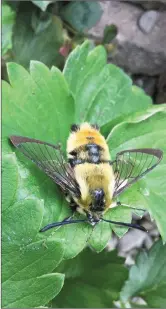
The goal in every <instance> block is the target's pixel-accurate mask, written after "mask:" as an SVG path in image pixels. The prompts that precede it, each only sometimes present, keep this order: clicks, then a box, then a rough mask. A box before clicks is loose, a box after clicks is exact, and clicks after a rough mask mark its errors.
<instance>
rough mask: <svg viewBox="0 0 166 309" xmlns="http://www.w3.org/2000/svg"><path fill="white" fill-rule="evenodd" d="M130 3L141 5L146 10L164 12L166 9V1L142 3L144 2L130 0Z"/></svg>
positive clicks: (149, 0) (148, 0)
mask: <svg viewBox="0 0 166 309" xmlns="http://www.w3.org/2000/svg"><path fill="white" fill-rule="evenodd" d="M128 1H129V2H132V3H133V4H138V5H141V6H142V7H143V8H144V9H146V10H164V9H166V3H165V0H158V1H154V0H153V1H152V0H147V1H142V0H128Z"/></svg>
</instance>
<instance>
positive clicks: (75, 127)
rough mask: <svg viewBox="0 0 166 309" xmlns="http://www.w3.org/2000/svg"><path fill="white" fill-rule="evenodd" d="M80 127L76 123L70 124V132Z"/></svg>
mask: <svg viewBox="0 0 166 309" xmlns="http://www.w3.org/2000/svg"><path fill="white" fill-rule="evenodd" d="M79 129H80V126H79V125H78V124H72V126H71V129H70V130H71V132H77V131H78V130H79Z"/></svg>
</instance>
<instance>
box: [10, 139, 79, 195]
mask: <svg viewBox="0 0 166 309" xmlns="http://www.w3.org/2000/svg"><path fill="white" fill-rule="evenodd" d="M10 140H11V142H12V144H13V145H14V146H15V147H16V148H18V149H19V150H20V151H21V152H22V153H23V154H24V155H25V156H26V157H27V158H29V159H30V160H31V161H32V162H34V163H35V164H36V165H37V166H38V167H39V168H40V169H41V170H42V171H44V172H45V174H47V175H48V176H49V177H50V178H52V179H53V180H54V182H55V183H56V184H57V185H59V186H60V187H61V189H62V190H63V191H64V193H73V194H75V195H76V196H79V195H80V191H79V186H78V184H77V182H76V180H75V177H74V174H73V171H72V169H71V167H70V165H69V164H68V163H67V162H66V161H65V159H64V155H63V153H62V151H61V148H60V145H52V144H50V143H46V142H42V141H40V140H37V139H32V138H27V137H22V136H15V135H13V136H10Z"/></svg>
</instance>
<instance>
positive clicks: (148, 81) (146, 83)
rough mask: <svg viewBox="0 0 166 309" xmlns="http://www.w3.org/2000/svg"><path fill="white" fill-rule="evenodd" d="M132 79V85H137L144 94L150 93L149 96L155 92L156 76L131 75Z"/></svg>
mask: <svg viewBox="0 0 166 309" xmlns="http://www.w3.org/2000/svg"><path fill="white" fill-rule="evenodd" d="M132 79H133V83H134V85H137V86H138V87H141V88H142V89H144V91H145V92H146V94H148V95H150V96H151V97H153V96H154V94H155V92H156V84H157V77H153V76H145V75H135V76H133V77H132Z"/></svg>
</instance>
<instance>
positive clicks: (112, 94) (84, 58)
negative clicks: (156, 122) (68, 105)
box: [64, 41, 151, 134]
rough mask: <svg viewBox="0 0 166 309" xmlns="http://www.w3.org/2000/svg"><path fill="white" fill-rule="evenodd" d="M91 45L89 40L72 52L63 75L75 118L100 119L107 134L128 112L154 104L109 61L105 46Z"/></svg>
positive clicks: (77, 120)
mask: <svg viewBox="0 0 166 309" xmlns="http://www.w3.org/2000/svg"><path fill="white" fill-rule="evenodd" d="M89 49H90V46H89V44H88V42H87V41H86V42H84V44H82V46H81V47H80V46H78V47H77V48H76V49H75V50H74V51H73V52H72V53H71V54H70V55H69V57H68V60H67V62H66V64H65V67H64V75H65V78H66V80H67V82H68V84H69V87H70V89H71V91H72V93H73V96H74V99H75V107H76V112H75V114H76V122H83V121H89V122H91V123H96V122H97V124H98V125H100V126H103V128H102V132H103V131H104V132H103V133H104V134H108V133H109V132H110V129H111V128H112V127H114V125H115V124H117V123H119V122H120V121H122V120H123V119H124V118H125V116H129V115H131V114H133V113H135V112H139V111H141V112H142V113H143V111H145V110H146V109H147V108H148V107H150V106H151V99H150V97H148V96H147V95H145V93H144V92H143V91H142V90H141V89H139V88H138V87H135V86H132V81H131V79H130V78H129V77H128V76H127V75H126V74H125V73H124V72H123V71H122V70H121V69H119V68H118V67H116V66H115V65H113V64H108V65H107V64H106V51H105V49H104V47H102V46H98V47H96V48H95V49H93V50H92V51H91V52H89ZM88 52H89V53H88Z"/></svg>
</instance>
